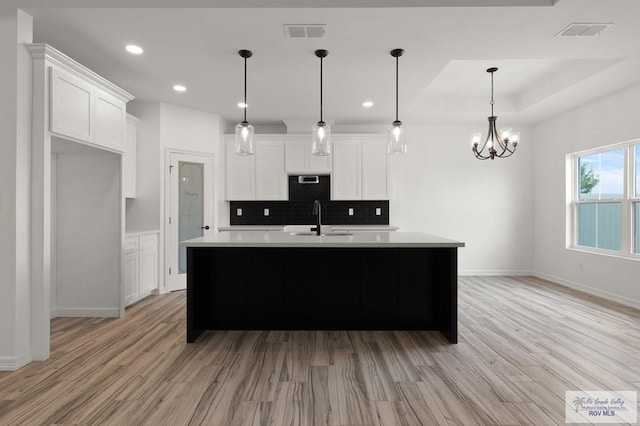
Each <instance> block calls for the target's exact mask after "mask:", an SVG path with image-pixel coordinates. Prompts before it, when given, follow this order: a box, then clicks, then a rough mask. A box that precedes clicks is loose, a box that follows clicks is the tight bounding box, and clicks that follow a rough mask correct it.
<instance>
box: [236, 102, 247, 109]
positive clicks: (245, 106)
mask: <svg viewBox="0 0 640 426" xmlns="http://www.w3.org/2000/svg"><path fill="white" fill-rule="evenodd" d="M248 106H249V104H245V103H244V102H238V108H247V107H248Z"/></svg>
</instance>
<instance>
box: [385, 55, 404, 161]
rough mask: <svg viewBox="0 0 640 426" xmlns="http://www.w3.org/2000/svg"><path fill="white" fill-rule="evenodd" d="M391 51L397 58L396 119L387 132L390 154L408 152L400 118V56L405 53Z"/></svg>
mask: <svg viewBox="0 0 640 426" xmlns="http://www.w3.org/2000/svg"><path fill="white" fill-rule="evenodd" d="M389 53H390V54H391V56H393V57H394V58H396V121H394V122H393V123H391V127H389V130H388V133H387V140H388V144H387V151H388V153H389V154H406V152H407V134H406V132H405V130H404V128H403V127H402V121H400V120H399V119H398V58H399V57H400V56H402V55H404V49H393V50H392V51H391V52H389Z"/></svg>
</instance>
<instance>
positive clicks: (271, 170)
mask: <svg viewBox="0 0 640 426" xmlns="http://www.w3.org/2000/svg"><path fill="white" fill-rule="evenodd" d="M254 143H255V151H254V152H255V153H254V155H237V154H236V153H235V149H234V136H228V137H227V138H226V157H227V161H226V177H227V182H226V184H227V189H226V192H227V193H226V197H225V198H226V199H227V200H234V201H243V200H286V199H287V198H288V191H287V174H286V172H285V168H284V164H285V145H284V142H283V141H282V140H281V139H280V138H277V137H271V136H269V137H267V136H263V137H258V138H256V140H255V142H254Z"/></svg>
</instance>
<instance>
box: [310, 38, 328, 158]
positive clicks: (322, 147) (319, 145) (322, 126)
mask: <svg viewBox="0 0 640 426" xmlns="http://www.w3.org/2000/svg"><path fill="white" fill-rule="evenodd" d="M328 54H329V51H328V50H324V49H319V50H316V51H315V55H316V56H317V57H318V58H320V121H318V122H317V123H316V124H315V125H314V126H313V145H312V152H313V155H329V154H331V126H329V125H328V124H327V123H325V122H324V120H323V119H322V59H323V58H326V57H327V55H328Z"/></svg>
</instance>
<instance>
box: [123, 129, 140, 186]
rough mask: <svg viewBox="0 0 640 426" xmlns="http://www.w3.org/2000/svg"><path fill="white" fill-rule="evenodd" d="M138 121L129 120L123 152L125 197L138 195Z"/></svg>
mask: <svg viewBox="0 0 640 426" xmlns="http://www.w3.org/2000/svg"><path fill="white" fill-rule="evenodd" d="M137 132H138V129H137V126H136V123H135V122H133V121H130V120H127V132H126V145H125V149H124V152H123V153H122V193H123V196H124V197H125V198H135V197H136V150H137Z"/></svg>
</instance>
